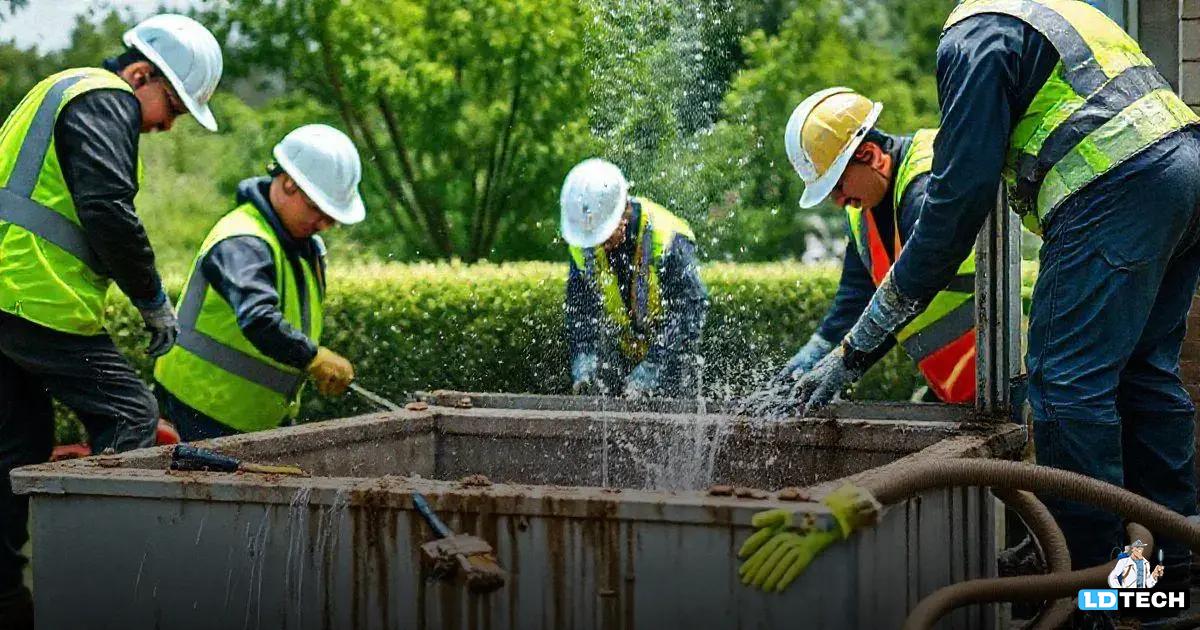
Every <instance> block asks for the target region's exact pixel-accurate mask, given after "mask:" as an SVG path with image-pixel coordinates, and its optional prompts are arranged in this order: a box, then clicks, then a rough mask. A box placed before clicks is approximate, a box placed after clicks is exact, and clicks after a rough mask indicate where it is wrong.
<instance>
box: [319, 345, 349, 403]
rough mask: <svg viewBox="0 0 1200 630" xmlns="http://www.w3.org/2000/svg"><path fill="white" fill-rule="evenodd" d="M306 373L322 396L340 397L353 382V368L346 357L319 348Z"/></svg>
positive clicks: (323, 347)
mask: <svg viewBox="0 0 1200 630" xmlns="http://www.w3.org/2000/svg"><path fill="white" fill-rule="evenodd" d="M308 373H309V375H310V376H311V377H312V380H313V384H315V385H316V386H317V391H318V392H320V393H321V395H322V396H341V395H342V394H344V393H346V389H348V388H349V387H350V382H351V381H353V380H354V366H352V365H350V362H349V361H347V360H346V357H343V356H342V355H340V354H338V353H336V352H334V351H333V350H330V349H329V348H326V347H325V346H321V347H320V348H317V356H316V357H313V360H312V363H309V364H308Z"/></svg>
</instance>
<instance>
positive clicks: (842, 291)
mask: <svg viewBox="0 0 1200 630" xmlns="http://www.w3.org/2000/svg"><path fill="white" fill-rule="evenodd" d="M874 294H875V283H873V282H871V272H869V271H867V266H866V265H864V264H863V261H862V258H861V257H860V256H859V255H858V250H857V249H855V248H854V239H853V238H850V239H849V243H848V244H847V245H846V255H845V256H844V257H843V260H842V276H841V279H840V280H839V281H838V288H837V293H836V294H835V295H834V296H833V304H832V305H830V307H829V311H828V312H826V313H825V318H824V319H822V320H821V325H820V326H819V327H818V328H817V334H819V335H821V336H822V337H824V338H825V339H827V340H828V341H830V342H831V343H837V342H838V341H839V340H841V338H842V337H845V336H846V333H848V332H850V327H851V326H853V325H854V322H856V321H858V318H859V317H860V316H861V315H862V312H863V309H864V308H866V307H867V303H868V302H870V301H871V296H872V295H874Z"/></svg>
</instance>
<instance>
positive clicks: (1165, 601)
mask: <svg viewBox="0 0 1200 630" xmlns="http://www.w3.org/2000/svg"><path fill="white" fill-rule="evenodd" d="M1078 606H1079V610H1133V609H1137V608H1151V609H1154V608H1158V609H1168V610H1174V609H1178V610H1186V609H1187V607H1188V592H1187V591H1152V590H1149V589H1146V590H1142V589H1122V590H1119V591H1118V590H1116V589H1085V590H1082V591H1079V599H1078Z"/></svg>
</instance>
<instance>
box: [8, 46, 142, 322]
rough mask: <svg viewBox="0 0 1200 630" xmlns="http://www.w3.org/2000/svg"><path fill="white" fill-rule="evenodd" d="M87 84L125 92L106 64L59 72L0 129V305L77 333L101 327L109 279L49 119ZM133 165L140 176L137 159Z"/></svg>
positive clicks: (86, 88) (126, 86)
mask: <svg viewBox="0 0 1200 630" xmlns="http://www.w3.org/2000/svg"><path fill="white" fill-rule="evenodd" d="M92 90H122V91H125V92H132V89H131V88H130V87H129V84H128V83H126V82H125V80H124V79H122V78H121V77H119V76H117V75H115V74H113V73H111V72H109V71H107V70H102V69H100V68H75V69H72V70H64V71H63V72H59V73H58V74H55V75H52V76H50V77H47V78H46V79H44V80H42V81H41V82H40V83H38V84H37V85H35V86H34V87H33V89H32V90H30V91H29V93H28V94H26V95H25V98H23V99H22V100H21V102H20V103H19V104H18V105H17V107H16V109H14V110H13V112H12V114H10V115H9V117H8V119H7V120H6V121H4V126H3V127H0V182H2V183H3V187H2V188H0V310H3V311H5V312H8V313H12V314H14V315H17V316H19V317H23V318H25V319H27V320H29V321H31V322H34V323H36V324H40V325H42V326H45V327H47V328H53V329H54V330H59V331H62V332H66V333H72V334H78V335H97V334H100V333H102V332H104V296H105V294H106V293H107V292H108V286H109V284H110V280H109V278H108V274H107V273H106V272H105V270H104V267H103V265H102V264H101V263H100V260H99V259H98V258H97V257H96V253H95V251H93V250H92V248H91V246H90V245H88V239H87V234H86V233H85V232H84V230H83V228H82V227H81V226H80V224H79V216H78V214H76V211H75V201H74V199H73V198H72V197H71V191H70V190H69V189H68V188H67V182H66V180H65V179H64V178H63V174H62V166H61V165H60V164H59V163H58V153H57V152H56V151H55V150H54V125H55V123H56V122H57V120H58V115H59V112H61V111H62V109H63V107H64V106H66V104H67V103H69V102H70V101H71V99H73V98H75V97H77V96H79V95H81V94H84V93H86V92H90V91H92ZM137 170H138V176H139V178H140V176H141V172H142V169H141V162H140V161H139V162H138V169H137Z"/></svg>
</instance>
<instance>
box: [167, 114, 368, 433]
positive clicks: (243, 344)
mask: <svg viewBox="0 0 1200 630" xmlns="http://www.w3.org/2000/svg"><path fill="white" fill-rule="evenodd" d="M272 153H273V155H274V157H275V160H274V162H273V163H272V164H271V165H270V166H269V167H268V171H267V173H268V175H269V176H268V177H253V178H250V179H247V180H244V181H243V182H241V184H240V185H239V186H238V190H237V206H236V207H235V208H234V209H233V210H232V211H230V212H229V213H228V214H226V215H225V216H224V217H222V218H221V220H220V221H218V222H217V224H216V225H215V226H214V227H213V228H212V230H211V231H209V233H208V236H207V237H206V238H205V239H204V242H203V243H202V244H201V245H200V252H199V253H198V254H197V255H196V259H195V261H194V262H193V264H192V271H191V275H190V277H189V278H188V280H187V284H186V285H185V288H184V291H183V294H182V295H181V296H180V298H179V305H178V306H179V324H180V327H181V329H182V330H181V332H180V335H179V343H178V344H176V346H175V347H174V348H173V349H172V350H171V351H170V352H168V353H167V354H166V355H165V356H163V357H162V358H160V359H159V360H158V362H157V363H156V364H155V366H154V378H155V379H156V380H157V388H156V393H157V394H158V396H159V399H160V402H161V405H162V409H163V415H164V417H166V418H167V419H168V420H170V421H172V422H173V423H174V424H175V426H176V427H178V429H179V434H180V437H182V438H183V439H184V441H191V440H200V439H206V438H212V437H219V436H223V435H232V434H235V433H244V432H249V431H261V430H264V429H271V428H274V427H277V426H279V425H280V424H281V423H282V422H284V421H286V420H290V419H293V418H295V416H296V413H297V411H298V410H299V405H300V392H301V389H302V387H303V385H304V382H305V376H306V374H307V376H309V377H311V378H312V380H313V383H314V385H316V388H317V391H318V392H320V393H321V394H324V395H327V396H337V395H341V394H343V393H344V392H345V391H346V389H347V388H348V387H349V385H350V382H351V381H352V380H353V379H354V369H353V367H352V366H351V365H350V362H349V361H347V360H346V359H345V358H343V357H342V356H341V355H339V354H337V353H336V352H334V351H332V350H330V349H329V348H326V347H324V346H321V345H319V344H320V340H321V330H322V327H323V317H322V302H323V300H324V298H325V245H324V243H323V242H322V240H321V237H320V236H318V233H319V232H321V231H323V230H325V229H327V228H329V227H330V226H332V225H333V224H335V223H340V224H342V225H351V224H354V223H358V222H359V221H362V220H363V218H364V217H365V216H366V210H365V207H364V206H363V201H362V197H360V196H359V193H358V184H359V180H360V179H361V177H362V165H361V163H360V162H359V157H358V151H357V150H356V149H355V148H354V143H353V142H351V141H350V138H348V137H346V135H345V134H343V133H342V132H340V131H338V130H337V129H334V128H333V127H329V126H327V125H305V126H303V127H300V128H298V129H295V130H293V131H292V132H291V133H289V134H287V135H286V136H285V137H284V138H283V140H281V141H280V142H279V144H277V145H275V148H274V150H273V152H272Z"/></svg>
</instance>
